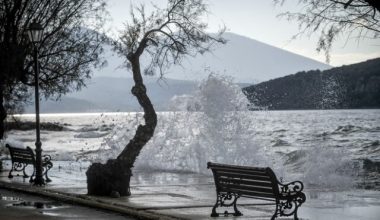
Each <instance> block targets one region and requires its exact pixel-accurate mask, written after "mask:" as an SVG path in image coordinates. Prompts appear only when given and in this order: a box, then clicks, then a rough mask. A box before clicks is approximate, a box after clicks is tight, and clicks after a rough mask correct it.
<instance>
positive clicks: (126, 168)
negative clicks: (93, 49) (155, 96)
mask: <svg viewBox="0 0 380 220" xmlns="http://www.w3.org/2000/svg"><path fill="white" fill-rule="evenodd" d="M128 60H129V62H130V63H131V65H132V72H133V80H134V82H135V85H134V87H133V88H132V94H133V95H134V96H136V98H137V100H138V102H139V104H140V105H141V107H142V108H143V109H144V120H145V124H144V125H139V126H138V128H137V130H136V133H135V136H134V137H133V138H132V139H131V140H130V141H129V143H128V144H127V146H126V147H125V148H124V150H123V151H122V152H121V153H120V154H119V156H118V157H117V159H110V160H108V161H107V163H106V164H101V163H94V164H92V165H91V166H90V167H89V168H88V170H87V172H86V175H87V190H88V194H90V195H101V196H112V195H115V193H116V195H117V193H118V194H119V195H120V196H129V195H130V194H131V193H130V190H129V185H130V184H129V183H130V177H131V176H132V171H131V169H132V167H133V164H134V163H135V161H136V159H137V156H138V155H139V154H140V151H141V149H142V148H143V147H144V146H145V144H146V143H147V142H148V141H149V140H150V138H151V137H152V136H153V134H154V130H155V128H156V125H157V115H156V111H155V110H154V108H153V105H152V103H151V102H150V99H149V97H148V95H147V94H146V88H145V85H144V83H143V78H142V75H141V70H140V61H139V56H137V55H134V56H131V57H129V58H128Z"/></svg>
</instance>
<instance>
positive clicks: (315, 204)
mask: <svg viewBox="0 0 380 220" xmlns="http://www.w3.org/2000/svg"><path fill="white" fill-rule="evenodd" d="M3 165H4V166H5V170H4V171H3V172H2V173H0V188H5V189H11V190H13V191H14V192H17V191H18V192H27V193H30V194H34V195H38V196H46V197H50V198H53V199H56V200H60V201H64V202H68V203H71V204H78V205H85V206H89V207H93V208H97V209H103V210H110V211H112V212H118V213H121V214H126V215H130V216H133V217H137V218H142V219H197V220H198V219H215V218H211V217H210V213H211V208H212V206H213V204H214V203H215V187H214V183H213V179H212V177H211V176H208V175H201V174H193V173H175V172H143V171H135V172H134V176H133V177H132V187H131V192H132V196H130V197H121V198H109V197H94V196H88V195H87V189H86V175H85V171H86V169H87V166H88V164H81V163H79V162H71V163H70V162H59V161H56V162H55V163H54V168H53V169H52V170H51V171H50V173H49V174H50V177H51V179H52V180H53V181H52V182H51V183H49V184H47V185H46V186H44V187H35V186H32V185H30V184H29V182H28V179H23V178H22V177H21V176H15V177H14V178H13V179H8V177H7V176H8V171H7V170H9V168H10V161H4V162H3ZM305 192H306V194H307V201H306V203H305V204H304V205H303V206H302V207H301V208H300V210H299V215H298V216H299V217H300V218H301V219H316V220H319V219H321V220H322V219H323V220H329V219H331V220H333V219H334V220H336V219H349V220H351V219H352V220H354V219H355V220H358V219H363V220H378V219H379V216H380V192H379V191H369V190H354V191H336V190H333V191H332V190H320V189H308V188H306V191H305ZM238 204H239V209H240V211H241V212H242V213H243V214H244V216H242V217H232V216H230V217H220V218H219V219H223V220H230V219H241V220H243V219H270V217H271V216H272V214H273V211H274V208H275V207H274V205H273V204H268V203H265V202H263V201H260V200H253V199H241V200H239V202H238ZM221 211H224V210H220V212H221ZM279 219H290V218H279Z"/></svg>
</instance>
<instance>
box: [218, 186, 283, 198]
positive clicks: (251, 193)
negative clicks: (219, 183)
mask: <svg viewBox="0 0 380 220" xmlns="http://www.w3.org/2000/svg"><path fill="white" fill-rule="evenodd" d="M221 192H233V193H237V194H239V195H242V196H244V195H248V196H254V197H262V198H273V199H274V198H276V197H275V195H274V194H273V193H272V194H269V193H263V192H251V191H245V190H242V189H234V188H225V187H221Z"/></svg>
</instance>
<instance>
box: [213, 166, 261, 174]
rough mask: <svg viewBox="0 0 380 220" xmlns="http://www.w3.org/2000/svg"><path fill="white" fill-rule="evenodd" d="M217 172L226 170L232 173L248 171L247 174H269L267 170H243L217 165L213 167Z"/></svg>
mask: <svg viewBox="0 0 380 220" xmlns="http://www.w3.org/2000/svg"><path fill="white" fill-rule="evenodd" d="M212 169H213V170H215V171H216V172H220V171H225V172H230V173H247V174H252V175H258V176H261V175H267V173H266V171H265V170H262V169H260V170H242V169H237V168H227V167H215V168H212Z"/></svg>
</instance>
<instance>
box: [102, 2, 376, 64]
mask: <svg viewBox="0 0 380 220" xmlns="http://www.w3.org/2000/svg"><path fill="white" fill-rule="evenodd" d="M152 2H153V3H154V4H156V5H158V6H159V7H165V5H166V2H167V0H108V6H107V7H108V11H109V13H110V17H111V20H109V21H108V24H107V27H108V29H109V33H112V34H113V35H116V33H118V31H119V30H121V29H122V28H123V26H124V25H123V24H124V23H125V22H126V21H128V20H129V19H130V16H129V11H130V6H131V4H135V5H138V4H141V3H144V4H145V5H147V8H148V10H149V5H151V3H152ZM297 2H298V0H288V1H287V3H286V4H285V5H283V6H278V5H277V6H275V5H274V4H273V1H272V0H209V1H208V3H209V11H210V14H209V15H208V16H207V18H205V19H206V22H207V23H208V25H209V31H210V32H216V31H217V30H218V29H219V27H221V26H223V25H225V26H226V27H227V31H228V32H233V33H236V34H239V35H243V36H246V37H249V38H252V39H255V40H258V41H261V42H263V43H266V44H269V45H272V46H275V47H279V48H281V49H284V50H287V51H290V52H293V53H296V54H299V55H302V56H306V57H309V58H311V59H314V60H318V61H320V62H325V61H326V58H325V56H324V53H317V52H316V49H315V48H316V44H317V41H318V35H314V36H301V37H298V38H297V39H293V40H292V37H293V36H294V35H295V34H297V33H298V23H297V22H294V21H292V22H289V21H287V20H286V19H284V18H278V16H277V15H278V14H280V13H282V12H286V11H291V12H296V11H297V10H299V8H300V7H299V5H298V3H297ZM377 57H380V39H375V40H373V39H363V40H360V41H358V40H356V39H347V37H345V36H341V37H340V38H339V39H337V41H336V42H335V43H334V45H333V48H332V51H331V60H330V65H332V66H341V65H345V64H352V63H357V62H361V61H365V60H368V59H372V58H377Z"/></svg>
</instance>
